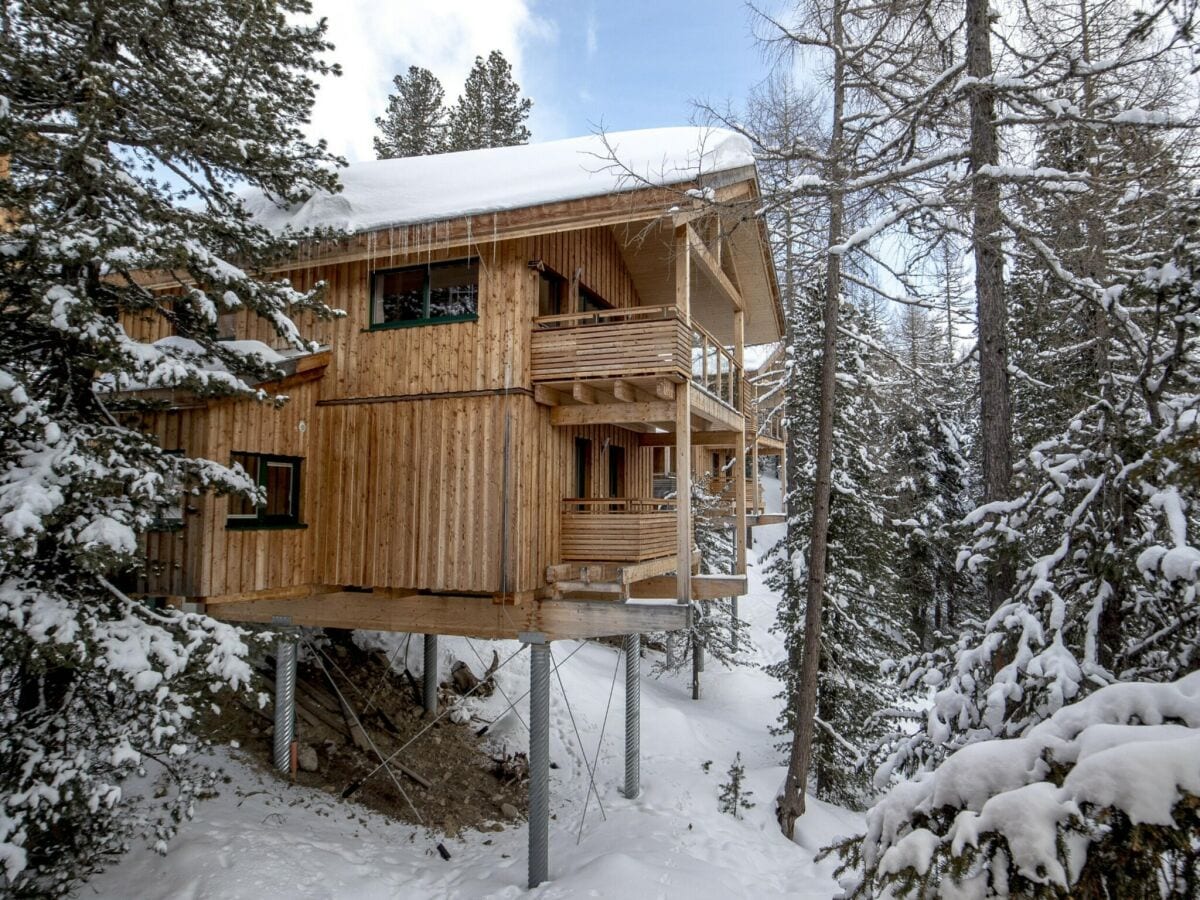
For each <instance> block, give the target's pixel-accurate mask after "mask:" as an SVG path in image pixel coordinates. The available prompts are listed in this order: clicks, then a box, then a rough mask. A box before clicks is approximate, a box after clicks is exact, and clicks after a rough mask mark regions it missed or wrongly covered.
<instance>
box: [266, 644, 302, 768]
mask: <svg viewBox="0 0 1200 900" xmlns="http://www.w3.org/2000/svg"><path fill="white" fill-rule="evenodd" d="M296 650H297V643H296V637H295V635H294V634H291V633H289V632H288V631H284V632H281V633H280V635H279V643H278V644H276V645H275V735H274V741H273V746H272V749H273V750H274V756H275V768H276V769H278V770H279V771H280V772H284V773H290V772H291V771H292V741H294V740H295V739H296Z"/></svg>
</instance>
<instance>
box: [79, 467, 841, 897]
mask: <svg viewBox="0 0 1200 900" xmlns="http://www.w3.org/2000/svg"><path fill="white" fill-rule="evenodd" d="M767 494H768V500H769V502H770V501H771V500H773V501H774V503H775V508H778V506H777V503H778V495H779V492H778V485H777V483H776V484H774V485H770V486H769V488H768V491H767ZM780 527H781V526H770V527H764V528H759V529H756V549H758V550H760V551H761V550H762V549H763V548H766V547H769V546H770V545H771V544H772V543H773V542H774V540H775V538H776V537H777V536H778V531H779V528H780ZM754 556H755V554H752V560H753V558H754ZM776 603H777V597H776V596H774V595H773V594H771V593H770V592H769V591H768V590H767V589H766V588H765V587H764V586H763V582H762V572H761V569H760V568H759V566H758V565H757V563H756V561H755V562H754V563H753V564H752V567H751V571H750V594H749V595H748V596H746V597H744V598H742V601H741V609H740V612H741V615H742V616H743V617H744V618H746V619H747V620H748V621H749V623H750V625H751V629H752V634H753V636H754V640H755V644H756V646H755V648H754V650H753V651H752V654H751V656H752V658H753V659H754V660H755V661H756V662H758V663H760V664H761V663H763V662H767V661H769V660H772V659H775V658H777V657H778V655H779V653H780V652H781V644H780V642H779V640H778V639H777V638H776V637H775V636H773V635H771V634H769V633H768V628H769V626H770V624H771V623H772V621H773V620H774V616H775V604H776ZM402 637H403V636H396V635H389V636H387V640H388V641H389V642H391V643H392V646H397V643H396V642H397V641H398V640H400V639H401V638H402ZM519 647H520V645H519V644H517V643H515V642H505V641H497V642H485V641H470V642H468V641H467V640H466V639H462V638H443V639H442V640H441V641H440V642H439V655H440V664H441V667H442V672H443V674H444V673H445V672H446V671H447V669H448V667H449V664H450V662H451V660H453V659H462V660H469V661H471V662H472V664H473V665H474V666H475V667H476V668H477V670H478V671H482V669H483V667H484V666H483V664H482V663H481V662H480V661H479V660H477V658H476V656H475V653H476V651H478V653H479V656H480V657H482V658H483V659H484V660H490V659H491V650H492V649H493V648H495V649H496V650H497V651H498V652H499V654H500V658H501V660H503V659H505V658H507V657H508V656H509V654H511V653H513V652H514V651H516V650H517V649H518V648H519ZM552 651H553V654H554V658H555V660H557V661H558V662H559V663H560V664H561V669H560V671H559V674H560V675H561V676H562V685H561V688H560V686H559V683H558V680H557V679H556V678H552V690H551V704H552V706H551V750H550V752H551V760H552V761H553V762H554V763H555V765H556V766H557V768H555V769H553V770H552V771H551V814H552V816H553V818H552V821H551V825H550V877H551V881H550V882H548V883H547V884H545V885H543V886H542V887H540V888H539V889H537V890H536V891H534V892H532V893H531V894H530V896H533V897H539V898H557V897H573V896H590V897H621V898H626V897H630V896H638V897H687V898H707V897H712V898H733V897H768V896H783V895H786V896H789V897H799V898H804V897H811V898H829V897H832V896H834V895H835V894H836V893H837V892H838V886H837V883H836V882H835V881H834V879H833V877H832V871H833V868H834V862H833V861H826V862H821V863H815V862H814V861H813V856H814V854H815V852H816V851H817V850H818V849H819V848H820V847H822V846H824V845H827V844H829V843H831V842H832V840H833V839H834V838H835V837H837V836H839V835H848V834H851V833H854V832H861V830H862V819H861V816H858V815H856V814H852V813H847V812H845V811H843V810H840V809H837V808H836V807H831V806H828V805H827V804H823V803H821V802H819V801H817V800H814V799H810V800H809V813H808V814H806V815H805V817H804V819H802V820H801V822H800V823H799V824H798V827H797V841H796V844H791V843H789V842H788V841H786V840H785V839H784V838H783V837H782V836H781V835H780V833H779V829H778V827H777V825H776V823H775V818H774V811H773V806H774V803H773V800H774V797H775V794H776V792H777V791H778V789H779V786H780V785H781V784H782V781H783V774H784V770H783V766H782V765H781V754H780V753H779V752H778V751H777V750H776V749H775V744H776V741H777V740H778V739H777V738H775V737H773V736H772V735H771V734H770V731H769V729H770V727H771V725H772V724H774V722H775V720H776V714H777V712H778V710H779V701H778V700H776V699H774V695H775V693H776V692H777V691H778V684H777V682H776V681H775V680H774V679H772V678H770V677H769V676H767V675H766V674H765V673H764V672H763V671H762V670H761V669H759V668H751V667H749V666H746V667H740V668H738V669H735V670H727V669H723V668H721V667H719V666H718V665H715V664H712V663H710V664H709V666H708V668H707V670H706V671H705V672H704V675H703V686H704V696H703V699H701V700H700V701H693V700H691V696H690V685H689V675H680V676H677V677H664V678H662V679H655V678H652V677H651V676H650V674H649V672H650V668H651V662H652V660H651V659H650V658H647V659H644V660H643V662H642V673H643V674H642V688H641V703H642V794H641V796H639V797H638V798H637V799H635V800H627V799H625V798H624V797H623V796H622V795H621V788H622V785H623V782H624V731H623V708H624V707H623V702H624V698H623V693H624V689H623V685H624V681H623V679H624V669H623V660H622V659H621V658H620V657H619V655H618V651H617V649H616V648H614V647H610V646H606V645H602V644H595V643H576V642H569V641H563V642H559V643H555V644H554V645H552ZM568 656H569V657H570V659H569V660H568V659H567V657H568ZM528 659H529V658H528V654H527V653H524V652H522V653H520V654H519V655H517V656H516V657H515V658H514V659H513V660H512V661H511V662H510V663H509V664H508V665H506V666H504V667H503V668H502V669H501V670H500V671H499V673H498V675H497V680H498V683H499V687H500V688H501V689H502V692H501V690H498V691H496V693H495V694H494V695H493V696H492V697H489V698H487V699H486V700H481V701H478V702H475V701H469V702H472V703H473V704H474V705H473V706H472V707H471V712H472V713H474V714H475V715H478V716H480V717H482V718H485V719H491V718H493V717H495V716H498V715H499V714H500V713H501V712H502V711H503V710H504V709H505V707H506V706H507V705H508V700H506V699H505V697H506V696H507V697H508V698H509V699H515V698H517V697H520V696H522V695H523V694H524V693H525V691H526V690H527V689H528V686H529V662H528ZM408 663H409V666H410V668H412V669H413V671H418V670H419V668H420V641H419V640H415V641H413V642H412V643H411V646H410V649H409V660H408ZM619 666H620V667H621V668H620V671H617V669H618V667H619ZM614 673H615V674H616V681H615V683H614ZM563 689H565V697H566V698H567V699H568V700H569V701H570V705H569V707H568V704H567V702H566V701H565V700H564V690H563ZM610 697H611V702H610ZM517 712H519V714H520V716H519V717H518V716H517V715H514V714H512V713H510V714H508V715H507V716H505V717H504V718H502V719H500V720H499V721H498V722H496V724H495V725H493V726H492V728H491V729H490V731H489V735H491V736H492V738H493V740H494V741H495V742H496V744H497V746H500V745H507V746H508V748H509V750H524V749H525V748H526V746H527V744H528V735H527V733H526V731H525V728H524V726H523V722H524V721H528V701H527V700H523V701H521V702H520V703H519V704H518V705H517ZM576 726H577V727H578V731H579V735H580V737H581V738H582V746H583V750H582V751H581V750H580V742H579V741H578V740H577V739H576V731H575V729H576ZM597 750H598V757H597ZM739 752H740V753H741V755H742V761H743V763H744V764H745V767H746V781H745V786H746V787H747V788H748V789H749V790H750V791H752V792H753V797H752V798H751V799H752V801H754V802H755V803H756V806H755V807H754V808H753V809H751V810H749V811H747V812H746V813H745V817H744V818H743V819H741V820H737V819H734V818H733V817H732V816H730V815H727V814H724V813H721V812H719V811H718V809H717V794H718V790H719V786H720V784H721V783H722V782H723V781H725V780H726V772H727V770H728V769H729V766H730V764H731V763H732V762H733V759H734V756H735V755H736V754H737V753H739ZM585 754H586V757H587V762H585V758H584V757H585ZM709 760H711V761H712V764H711V766H710V767H709V771H708V772H705V771H704V769H703V768H702V764H703V763H705V762H706V761H709ZM593 761H594V763H595V768H596V786H597V788H598V789H599V794H600V798H601V800H602V802H603V807H604V809H603V813H601V811H600V809H599V808H598V806H597V803H596V798H595V796H594V795H593V796H591V797H590V799H588V800H587V815H586V818H584V817H583V812H584V805H585V798H587V793H588V777H587V766H588V764H589V763H592V762H593ZM227 768H228V771H229V773H230V775H231V777H232V779H233V782H232V783H231V784H229V785H227V786H226V787H225V788H224V789H223V793H222V795H221V796H220V797H219V798H218V799H216V800H212V801H208V802H205V803H202V804H199V805H198V807H197V811H196V819H195V821H193V822H191V823H189V824H187V825H185V826H184V827H183V829H182V830H181V832H180V835H179V837H178V839H177V840H176V841H175V842H174V844H173V846H172V849H171V851H170V853H169V854H168V855H167V856H166V857H160V856H158V855H156V854H154V853H153V852H151V851H149V850H147V849H145V848H135V850H134V851H133V852H132V853H131V854H130V855H129V856H128V857H127V858H125V859H124V860H122V861H121V862H120V863H119V864H118V865H117V866H116V867H114V868H113V869H111V870H109V871H107V872H105V873H103V874H101V875H100V876H98V877H97V878H95V879H93V881H92V882H91V883H90V884H89V885H88V886H87V887H86V888H85V891H86V893H87V894H88V895H89V896H93V895H94V896H99V897H107V898H114V900H116V898H128V897H133V896H136V897H139V898H142V900H157V898H162V900H165V898H190V900H200V898H221V900H237V898H246V900H268V898H274V897H280V898H282V897H306V898H314V897H315V898H322V897H328V898H334V897H354V898H356V900H368V898H375V897H379V898H383V897H387V898H393V897H397V896H403V897H405V898H423V897H430V898H432V897H438V898H443V897H454V898H477V897H520V896H525V894H526V891H525V879H526V851H525V841H526V830H525V828H523V827H522V828H514V829H509V830H506V831H502V832H496V833H478V832H471V833H467V834H466V835H465V836H464V837H463V838H462V839H461V840H450V839H445V838H444V837H443V836H442V835H440V834H434V833H429V832H425V831H423V830H421V829H414V828H413V827H411V826H407V825H402V824H398V823H394V822H389V821H387V820H385V819H384V818H383V817H382V816H378V815H375V814H372V813H368V812H366V811H364V810H363V809H362V808H361V807H358V806H355V805H353V804H349V803H339V802H337V801H336V800H334V799H333V798H331V797H330V796H329V795H328V794H325V793H321V792H319V791H314V790H309V789H304V788H297V787H291V786H288V785H286V784H285V783H283V782H281V781H278V780H276V779H274V778H273V777H271V776H269V775H265V774H261V773H259V772H257V771H256V770H254V769H252V768H251V767H250V766H249V765H247V764H245V763H242V762H239V761H238V760H237V755H236V751H234V752H233V758H232V759H231V760H230V761H229V764H228V766H227ZM339 787H340V786H339ZM581 822H582V827H581ZM439 841H444V843H445V845H446V848H447V849H448V850H449V852H450V853H451V855H452V856H451V859H450V860H449V861H444V860H442V859H441V858H440V857H439V856H438V854H437V852H436V846H437V843H438V842H439ZM797 844H798V845H799V846H797Z"/></svg>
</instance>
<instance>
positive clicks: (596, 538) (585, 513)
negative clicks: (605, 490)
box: [559, 499, 676, 562]
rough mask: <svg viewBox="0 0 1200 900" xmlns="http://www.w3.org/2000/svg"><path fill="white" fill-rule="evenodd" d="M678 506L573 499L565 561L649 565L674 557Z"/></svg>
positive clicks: (565, 522) (566, 512) (567, 509)
mask: <svg viewBox="0 0 1200 900" xmlns="http://www.w3.org/2000/svg"><path fill="white" fill-rule="evenodd" d="M675 535H676V510H675V502H674V501H673V500H660V499H587V500H583V499H568V500H564V501H563V506H562V537H561V552H560V554H559V555H560V556H561V558H562V559H563V560H564V561H568V562H577V561H587V562H645V561H646V560H651V559H660V558H663V557H668V556H674V555H675V549H676V542H675Z"/></svg>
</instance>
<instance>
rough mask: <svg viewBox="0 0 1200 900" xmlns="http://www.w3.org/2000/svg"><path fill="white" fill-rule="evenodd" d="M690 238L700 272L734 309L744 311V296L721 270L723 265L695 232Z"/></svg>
mask: <svg viewBox="0 0 1200 900" xmlns="http://www.w3.org/2000/svg"><path fill="white" fill-rule="evenodd" d="M688 238H689V243H690V245H691V248H692V254H693V255H694V256H695V257H696V262H698V263H699V264H700V270H701V271H702V272H703V273H704V274H705V275H707V276H708V278H709V280H710V281H712V283H713V284H715V285H716V286H717V288H718V289H720V291H721V292H722V293H723V294H724V295H725V297H726V299H728V300H729V302H730V303H732V304H733V308H734V309H736V310H738V311H741V310H744V309H745V308H746V307H745V304H744V303H743V302H742V295H741V294H739V293H738V290H737V288H735V287H734V286H733V282H732V281H730V280H729V276H728V275H726V274H725V272H724V271H723V270H722V269H721V264H720V263H718V262H717V261H716V260H715V259H713V256H712V254H711V253H709V252H708V248H707V247H705V246H704V242H703V241H702V240H700V238H699V236H698V235H697V234H696V233H695V232H694V231H690V229H689V235H688Z"/></svg>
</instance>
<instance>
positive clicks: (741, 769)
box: [717, 752, 755, 819]
mask: <svg viewBox="0 0 1200 900" xmlns="http://www.w3.org/2000/svg"><path fill="white" fill-rule="evenodd" d="M728 776H729V780H728V781H727V782H725V783H724V784H722V785H721V793H720V794H719V795H718V797H717V803H718V806H719V808H720V810H721V812H723V813H728V814H729V815H731V816H733V817H734V818H735V819H740V818H741V817H742V813H743V812H744V811H745V810H748V809H754V806H755V804H754V802H753V801H752V800H751V799H750V798H751V797H753V796H754V791H749V790H746V788H745V786H744V784H743V782H744V781H745V780H746V767H745V766H744V765H742V754H741V753H740V752H739V753H738V754H737V756H735V757H734V760H733V762H732V763H731V764H730V766H729V772H728Z"/></svg>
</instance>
